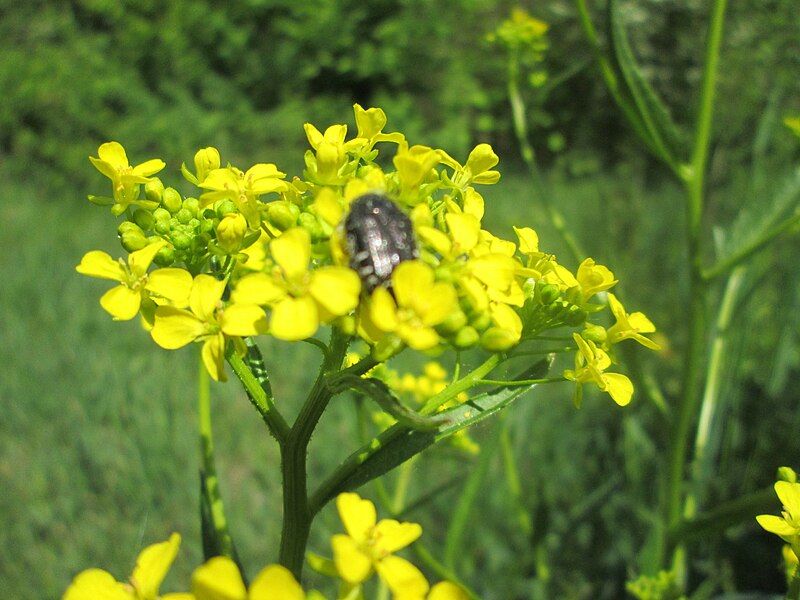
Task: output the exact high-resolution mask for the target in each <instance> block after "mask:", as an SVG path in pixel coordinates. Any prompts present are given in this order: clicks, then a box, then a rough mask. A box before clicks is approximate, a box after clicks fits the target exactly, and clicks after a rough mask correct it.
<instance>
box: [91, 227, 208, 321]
mask: <svg viewBox="0 0 800 600" xmlns="http://www.w3.org/2000/svg"><path fill="white" fill-rule="evenodd" d="M165 245H166V242H163V241H158V242H155V243H153V244H150V245H148V246H145V247H144V248H142V249H141V250H137V251H136V252H131V254H130V255H129V256H128V262H127V264H126V263H125V262H124V261H122V260H119V261H115V260H114V259H112V258H111V257H110V256H109V255H108V254H106V253H105V252H102V251H100V250H93V251H91V252H87V253H86V254H85V255H84V256H83V258H82V259H81V262H80V264H79V265H78V266H77V267H75V270H76V271H77V272H78V273H81V274H83V275H89V276H90V277H99V278H101V279H111V280H112V281H118V282H119V283H120V285H118V286H117V287H114V288H111V289H110V290H109V291H108V292H106V293H105V294H103V296H102V297H101V298H100V306H102V307H103V308H104V309H105V310H106V312H108V313H109V314H110V315H111V316H112V317H114V319H116V320H120V321H128V320H130V319H132V318H133V317H135V316H136V315H137V314H138V313H139V309H140V308H141V305H142V301H143V300H144V299H146V298H149V297H151V296H155V299H156V300H157V301H162V299H163V300H165V301H167V302H169V303H171V304H173V305H175V306H186V305H187V303H188V298H189V288H190V287H191V283H192V276H191V275H189V273H188V272H186V271H185V270H183V269H172V268H170V269H157V270H155V271H153V272H152V273H149V274H148V272H147V270H148V269H149V268H150V264H151V263H152V262H153V258H155V255H156V254H157V253H158V251H159V250H160V249H161V248H163V247H164V246H165Z"/></svg>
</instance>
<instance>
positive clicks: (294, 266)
mask: <svg viewBox="0 0 800 600" xmlns="http://www.w3.org/2000/svg"><path fill="white" fill-rule="evenodd" d="M270 252H271V254H272V258H273V260H274V261H275V268H274V269H273V270H272V273H270V274H266V273H253V274H251V275H246V276H245V277H243V278H242V279H240V280H239V282H238V283H237V284H236V288H235V289H234V291H233V295H232V296H231V299H232V300H233V301H234V302H235V303H245V304H250V305H252V304H255V305H259V306H271V307H272V314H271V315H270V320H269V332H270V333H271V334H272V335H274V336H275V337H277V338H279V339H282V340H303V339H306V338H308V337H311V336H312V335H314V333H315V332H316V331H317V329H318V328H319V325H320V323H329V322H330V321H332V320H333V319H334V318H336V317H340V316H344V315H346V314H348V313H349V312H350V311H352V310H353V309H355V307H356V306H357V305H358V299H359V294H360V292H361V280H360V279H359V278H358V275H357V274H356V273H355V271H353V270H352V269H348V268H347V267H340V266H327V267H320V268H318V269H314V270H312V271H309V269H308V267H309V262H310V261H311V236H310V235H309V233H308V231H307V230H306V229H303V228H302V227H293V228H292V229H289V230H287V231H285V232H284V233H283V234H282V235H281V236H280V237H277V238H275V239H274V240H272V241H271V242H270Z"/></svg>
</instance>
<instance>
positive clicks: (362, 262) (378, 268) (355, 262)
mask: <svg viewBox="0 0 800 600" xmlns="http://www.w3.org/2000/svg"><path fill="white" fill-rule="evenodd" d="M344 230H345V239H346V242H347V251H348V254H349V255H350V267H351V268H352V269H353V270H355V271H356V272H357V273H358V276H359V277H360V278H361V283H362V285H363V287H364V290H365V291H366V292H367V293H368V294H370V293H372V291H373V290H374V289H375V288H376V287H378V286H384V287H387V288H388V287H390V285H391V280H392V271H394V268H395V267H396V266H397V265H398V264H400V263H401V262H402V261H404V260H412V259H414V258H417V256H419V252H418V251H417V244H416V241H415V240H414V229H413V228H412V226H411V220H410V219H409V218H408V216H407V215H406V214H405V213H404V212H403V211H402V210H400V208H399V207H398V206H397V205H396V204H395V203H394V202H392V201H391V200H389V198H387V197H386V196H383V195H381V194H364V195H363V196H360V197H359V198H356V199H355V200H353V202H352V203H351V204H350V213H349V214H348V215H347V218H346V219H345V222H344Z"/></svg>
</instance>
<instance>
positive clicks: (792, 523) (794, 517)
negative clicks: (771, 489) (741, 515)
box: [756, 481, 800, 553]
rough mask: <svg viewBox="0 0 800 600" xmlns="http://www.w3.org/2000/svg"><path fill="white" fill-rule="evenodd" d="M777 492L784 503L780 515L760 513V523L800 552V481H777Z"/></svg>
mask: <svg viewBox="0 0 800 600" xmlns="http://www.w3.org/2000/svg"><path fill="white" fill-rule="evenodd" d="M775 493H776V494H778V499H779V500H780V501H781V504H783V512H782V513H781V516H780V517H776V516H774V515H759V516H757V517H756V520H757V521H758V524H759V525H761V527H763V528H764V529H766V530H767V531H769V532H770V533H774V534H775V535H777V536H780V538H781V539H782V540H783V541H785V542H786V543H788V544H790V545H791V546H792V548H793V549H794V551H795V553H798V552H800V483H790V482H788V481H777V482H776V483H775Z"/></svg>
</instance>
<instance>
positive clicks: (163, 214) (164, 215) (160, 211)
mask: <svg viewBox="0 0 800 600" xmlns="http://www.w3.org/2000/svg"><path fill="white" fill-rule="evenodd" d="M171 216H172V215H171V214H169V211H168V210H166V209H164V208H161V207H160V206H159V207H158V208H157V209H155V210H154V211H153V218H154V219H155V220H156V221H169V219H170V217H171Z"/></svg>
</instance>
